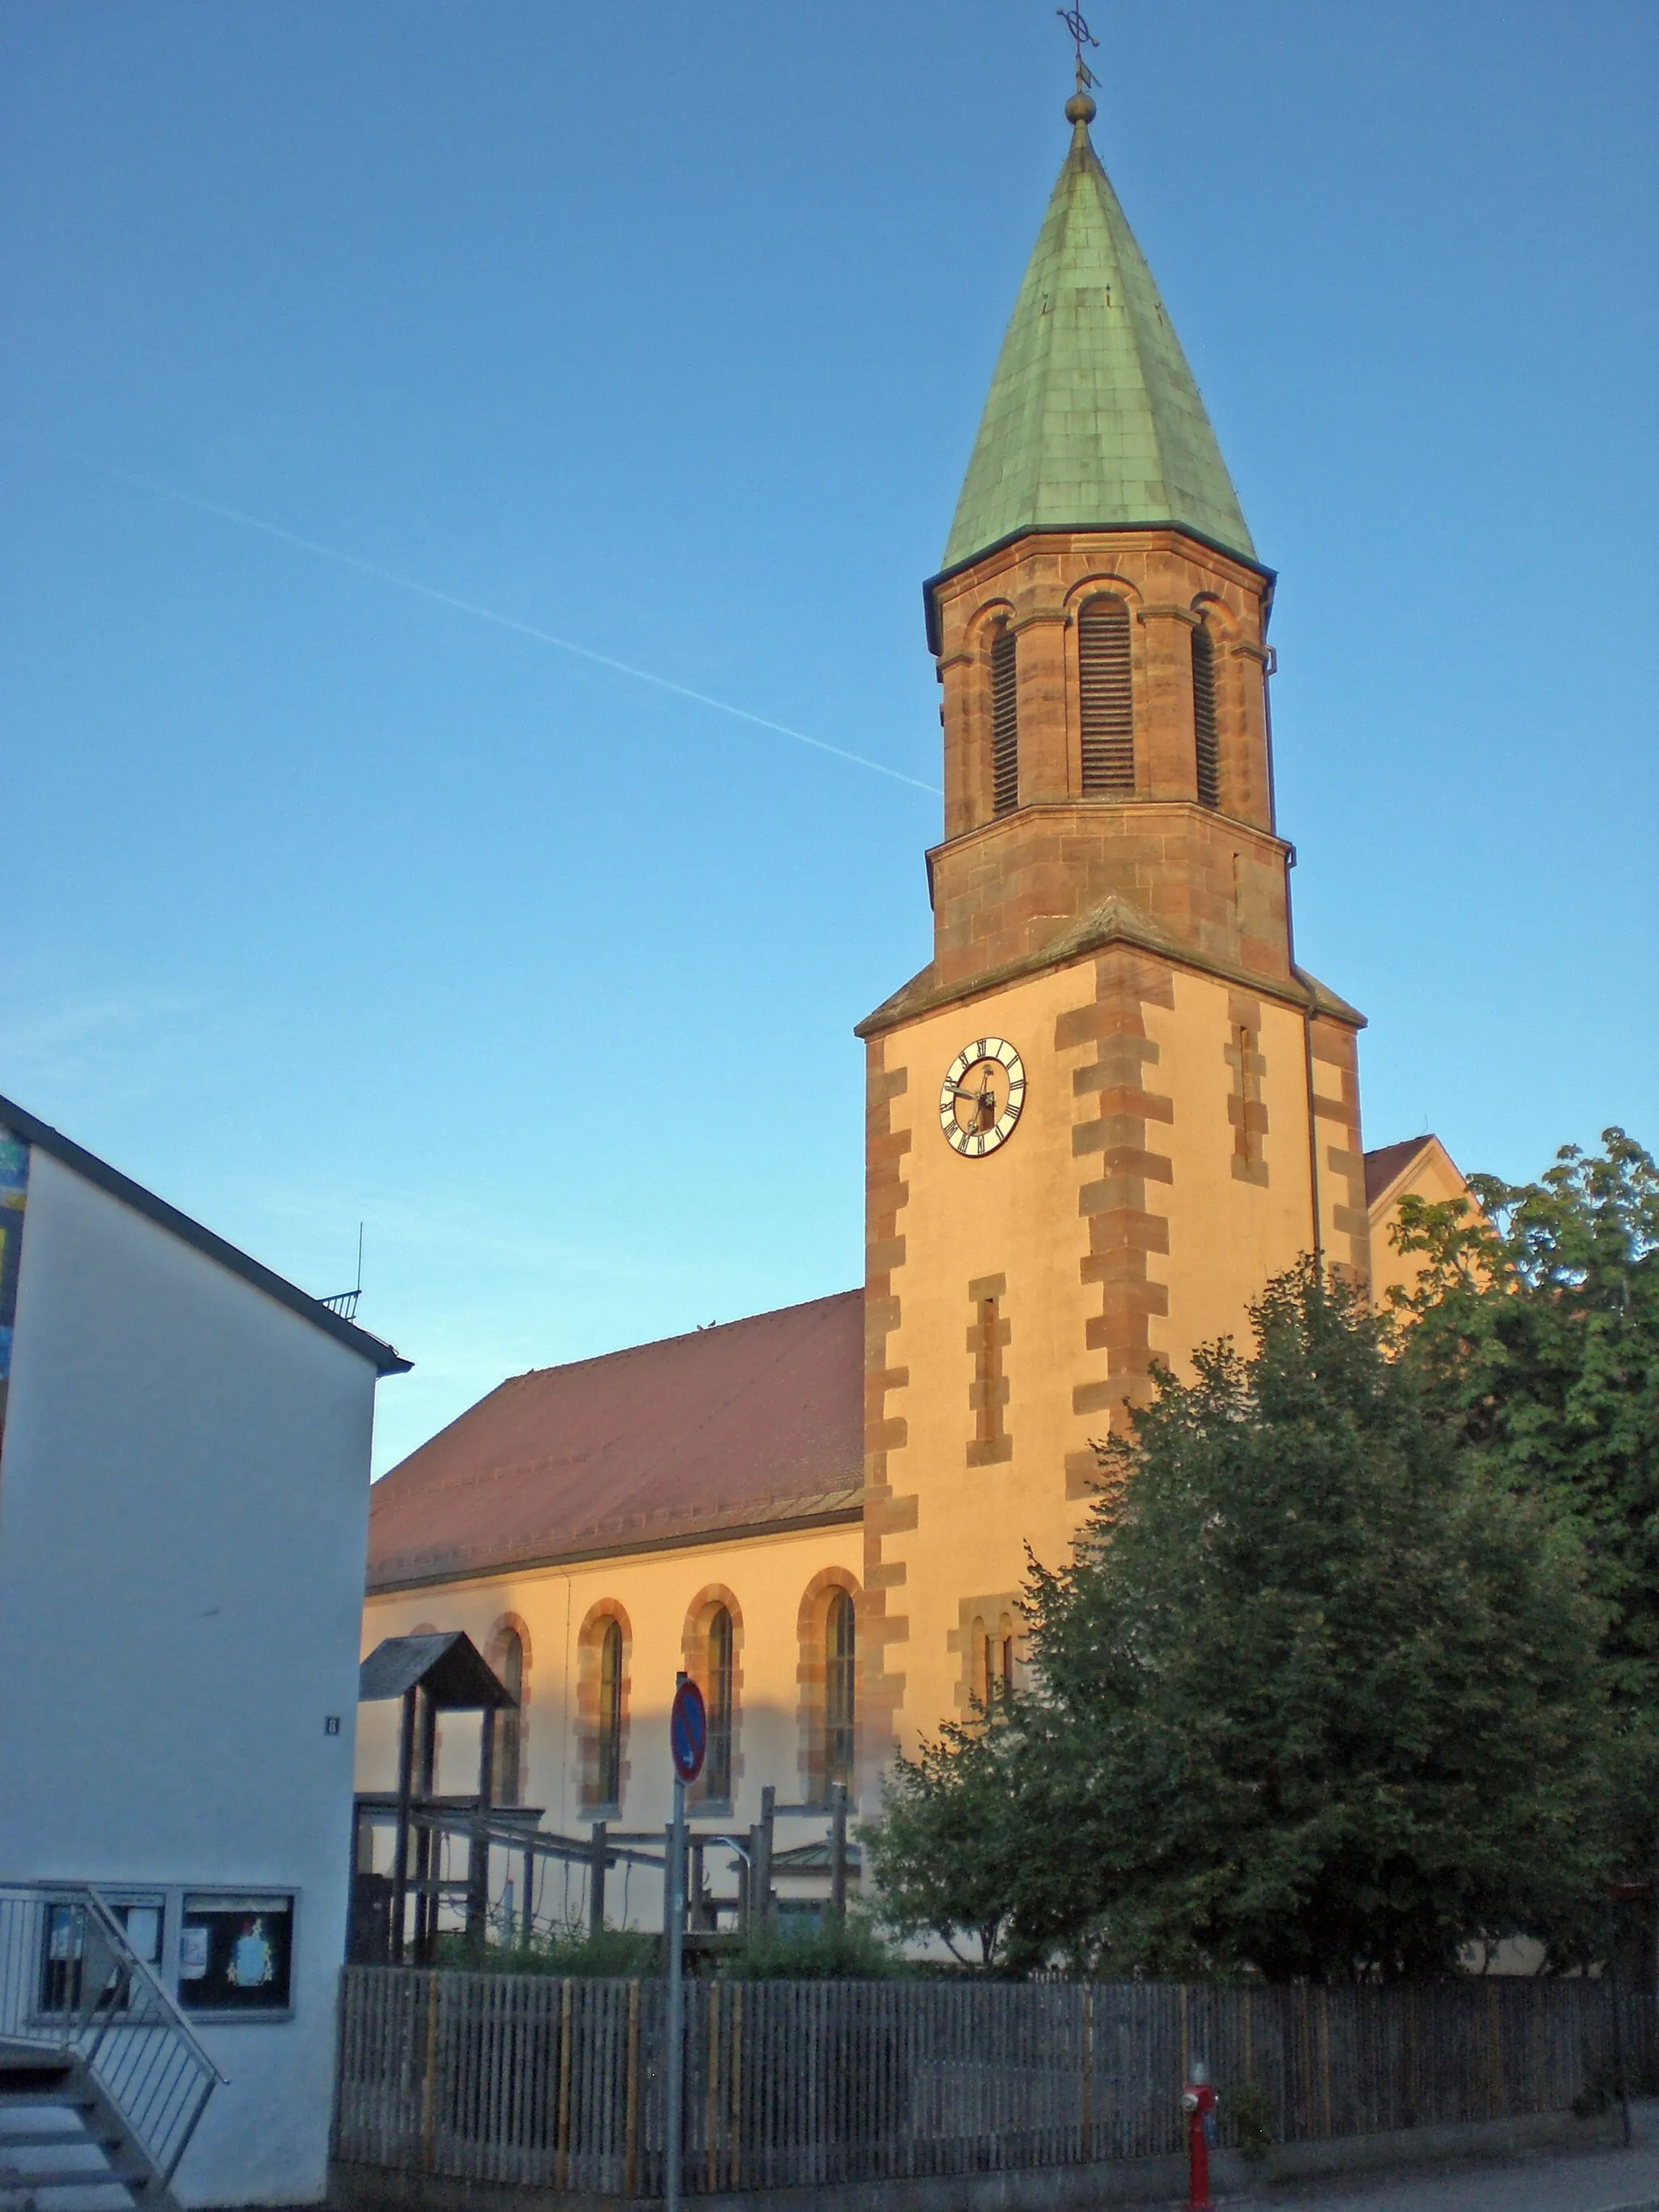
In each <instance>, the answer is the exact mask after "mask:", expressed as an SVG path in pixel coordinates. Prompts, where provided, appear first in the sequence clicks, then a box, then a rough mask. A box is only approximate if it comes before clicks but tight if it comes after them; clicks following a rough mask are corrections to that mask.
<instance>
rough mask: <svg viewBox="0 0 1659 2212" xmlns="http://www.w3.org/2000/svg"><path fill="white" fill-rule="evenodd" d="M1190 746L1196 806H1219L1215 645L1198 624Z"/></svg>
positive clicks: (1194, 635)
mask: <svg viewBox="0 0 1659 2212" xmlns="http://www.w3.org/2000/svg"><path fill="white" fill-rule="evenodd" d="M1193 746H1194V752H1195V754H1196V756H1197V762H1198V803H1199V805H1200V806H1219V805H1220V804H1221V741H1220V739H1219V738H1218V735H1217V733H1216V720H1215V641H1214V640H1213V639H1212V637H1211V635H1210V633H1209V631H1208V630H1207V629H1205V627H1204V625H1203V623H1199V624H1198V626H1197V628H1196V629H1194V632H1193Z"/></svg>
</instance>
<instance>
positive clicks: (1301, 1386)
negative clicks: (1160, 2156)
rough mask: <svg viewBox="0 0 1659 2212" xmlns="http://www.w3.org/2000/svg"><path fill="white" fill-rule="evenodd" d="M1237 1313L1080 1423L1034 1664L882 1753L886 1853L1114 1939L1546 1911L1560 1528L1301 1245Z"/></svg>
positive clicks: (1278, 1946)
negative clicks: (1089, 1421)
mask: <svg viewBox="0 0 1659 2212" xmlns="http://www.w3.org/2000/svg"><path fill="white" fill-rule="evenodd" d="M1252 1321H1253V1327H1254V1332H1255V1350H1254V1352H1253V1353H1252V1354H1251V1355H1250V1356H1249V1358H1245V1357H1243V1356H1242V1355H1241V1354H1239V1353H1238V1352H1237V1351H1236V1350H1235V1349H1234V1348H1233V1347H1232V1346H1231V1344H1230V1343H1228V1342H1225V1341H1224V1342H1222V1343H1219V1344H1215V1345H1212V1346H1207V1347H1206V1348H1204V1349H1203V1350H1202V1351H1200V1352H1199V1353H1198V1354H1197V1355H1196V1358H1195V1361H1194V1367H1195V1374H1194V1380H1193V1381H1192V1382H1190V1383H1182V1382H1180V1381H1178V1380H1176V1378H1175V1377H1174V1376H1170V1375H1169V1374H1167V1373H1165V1374H1163V1375H1162V1376H1159V1377H1158V1382H1157V1389H1156V1395H1155V1397H1154V1400H1153V1402H1152V1404H1151V1405H1150V1406H1149V1407H1146V1408H1145V1409H1143V1410H1141V1411H1140V1412H1139V1413H1137V1414H1136V1415H1135V1417H1134V1419H1133V1432H1132V1434H1131V1435H1130V1436H1129V1437H1127V1438H1124V1439H1121V1440H1120V1441H1118V1442H1116V1443H1113V1444H1111V1445H1109V1446H1107V1447H1105V1448H1103V1455H1102V1457H1103V1495H1102V1498H1101V1500H1100V1502H1099V1504H1098V1505H1097V1508H1096V1510H1095V1511H1094V1513H1093V1515H1092V1516H1091V1521H1090V1523H1089V1525H1088V1526H1087V1528H1085V1532H1084V1534H1083V1535H1082V1537H1081V1538H1080V1540H1079V1543H1078V1544H1077V1546H1076V1547H1075V1551H1074V1555H1073V1559H1072V1560H1071V1561H1070V1563H1069V1564H1067V1565H1065V1566H1063V1567H1060V1568H1057V1569H1054V1570H1048V1569H1044V1568H1042V1567H1041V1566H1039V1565H1035V1564H1034V1565H1033V1569H1032V1576H1031V1582H1030V1592H1029V1596H1028V1600H1027V1614H1028V1619H1029V1622H1030V1635H1031V1645H1032V1653H1033V1657H1034V1660H1035V1662H1036V1686H1035V1687H1034V1689H1033V1690H1032V1691H1031V1692H1030V1693H1029V1694H1027V1695H1024V1696H1022V1697H1019V1698H1017V1699H1013V1700H1012V1702H1011V1704H1010V1705H1009V1706H1008V1707H1007V1708H1006V1710H1003V1711H999V1712H997V1713H994V1714H993V1715H991V1716H989V1717H987V1722H986V1723H985V1724H983V1725H981V1727H980V1728H979V1729H977V1730H975V1729H963V1730H956V1731H947V1733H946V1735H945V1736H944V1737H943V1738H942V1739H941V1741H940V1742H939V1744H937V1745H934V1746H932V1747H928V1749H927V1751H925V1752H924V1753H923V1754H922V1756H921V1759H920V1760H918V1761H915V1762H913V1763H911V1764H910V1765H908V1766H902V1767H901V1769H900V1770H899V1775H898V1778H897V1779H896V1783H895V1784H894V1787H893V1789H892V1790H891V1791H890V1796H889V1800H888V1803H889V1812H888V1816H887V1818H888V1840H887V1842H886V1844H885V1848H884V1850H878V1854H877V1857H878V1866H879V1868H880V1871H881V1877H882V1879H883V1881H884V1882H895V1881H896V1883H897V1884H898V1885H899V1887H901V1888H902V1889H907V1890H908V1892H909V1893H912V1894H915V1895H916V1896H918V1897H920V1896H921V1895H922V1894H924V1893H927V1886H928V1883H929V1882H930V1881H931V1882H933V1883H934V1884H936V1885H938V1886H939V1893H940V1894H941V1895H944V1894H945V1893H947V1892H946V1888H945V1885H946V1884H947V1883H954V1884H955V1885H957V1889H956V1890H955V1891H951V1892H949V1893H950V1894H951V1895H953V1896H958V1895H959V1896H960V1897H961V1898H963V1899H967V1898H968V1897H970V1896H971V1897H975V1898H977V1899H982V1902H981V1903H980V1904H979V1905H978V1906H977V1908H976V1910H977V1912H978V1913H979V1914H980V1915H981V1916H982V1917H984V1919H985V1920H986V1921H987V1922H988V1921H989V1919H990V1917H991V1912H992V1910H993V1908H994V1905H997V1904H1000V1905H1001V1906H1002V1909H1003V1911H1004V1914H1005V1917H1006V1920H1007V1922H1008V1923H1009V1928H1008V1936H1007V1941H1008V1942H1009V1943H1010V1945H1011V1947H1012V1949H1013V1950H1014V1951H1015V1952H1024V1953H1025V1954H1042V1953H1044V1952H1048V1951H1053V1950H1055V1949H1061V1950H1065V1949H1070V1950H1073V1951H1082V1952H1087V1953H1089V1954H1091V1955H1092V1956H1093V1958H1094V1960H1095V1961H1096V1962H1097V1964H1102V1965H1107V1966H1110V1967H1111V1968H1113V1969H1114V1970H1115V1971H1125V1970H1132V1971H1143V1970H1144V1971H1146V1972H1165V1973H1176V1972H1181V1973H1192V1972H1200V1973H1206V1972H1231V1971H1238V1970H1243V1969H1246V1968H1252V1969H1255V1970H1257V1971H1260V1972H1265V1973H1267V1975H1269V1976H1271V1977H1273V1978H1291V1977H1298V1976H1307V1977H1310V1978H1316V1979H1345V1978H1352V1977H1357V1976H1369V1975H1382V1976H1394V1975H1400V1974H1407V1973H1427V1972H1443V1971H1448V1970H1450V1969H1452V1968H1453V1967H1454V1966H1455V1964H1456V1961H1457V1958H1458V1954H1459V1952H1460V1950H1461V1949H1462V1947H1463V1946H1465V1945H1466V1944H1468V1943H1469V1942H1474V1941H1476V1940H1479V1939H1481V1938H1486V1939H1488V1940H1492V1939H1498V1938H1501V1937H1502V1936H1506V1935H1510V1934H1512V1933H1516V1932H1520V1931H1522V1930H1526V1929H1539V1930H1543V1931H1552V1930H1559V1929H1561V1928H1563V1927H1564V1926H1566V1925H1569V1924H1571V1922H1572V1920H1573V1917H1574V1915H1575V1913H1576V1912H1577V1911H1579V1910H1580V1909H1581V1907H1582V1905H1583V1900H1584V1899H1586V1898H1587V1897H1588V1896H1589V1895H1591V1894H1592V1893H1594V1890H1595V1881H1596V1877H1597V1875H1598V1873H1599V1861H1598V1858H1597V1835H1598V1831H1597V1827H1596V1822H1595V1814H1596V1810H1597V1807H1598V1802H1599V1801H1598V1795H1597V1793H1598V1787H1599V1780H1600V1770H1599V1765H1598V1758H1597V1753H1598V1749H1599V1744H1600V1726H1599V1716H1600V1711H1601V1706H1600V1699H1599V1684H1598V1678H1597V1672H1596V1661H1595V1649H1596V1638H1597V1633H1598V1630H1599V1626H1600V1620H1599V1615H1598V1613H1597V1611H1596V1608H1595V1606H1594V1605H1593V1603H1592V1602H1591V1601H1589V1599H1588V1598H1587V1597H1586V1595H1584V1593H1583V1589H1582V1588H1581V1587H1580V1581H1581V1563H1580V1559H1579V1555H1578V1552H1577V1546H1576V1544H1575V1543H1574V1541H1572V1539H1571V1536H1570V1534H1566V1533H1565V1531H1564V1530H1563V1528H1561V1526H1560V1524H1559V1521H1558V1520H1557V1518H1556V1516H1553V1514H1552V1513H1551V1512H1550V1511H1549V1510H1547V1508H1546V1507H1545V1506H1544V1505H1543V1504H1541V1503H1540V1502H1538V1501H1536V1500H1534V1499H1532V1498H1525V1497H1517V1496H1516V1495H1515V1494H1513V1493H1512V1492H1510V1490H1509V1489H1508V1488H1507V1487H1505V1486H1503V1485H1502V1484H1499V1483H1497V1482H1494V1481H1492V1480H1490V1479H1488V1477H1487V1476H1486V1474H1485V1473H1484V1472H1483V1471H1482V1469H1481V1468H1480V1466H1479V1465H1478V1463H1477V1462H1476V1461H1475V1460H1474V1457H1473V1455H1468V1454H1466V1453H1463V1452H1461V1451H1460V1450H1459V1449H1458V1447H1457V1441H1456V1438H1455V1436H1454V1435H1453V1434H1452V1432H1451V1431H1450V1429H1449V1426H1448V1425H1447V1424H1446V1422H1445V1421H1444V1420H1443V1419H1438V1418H1437V1417H1436V1415H1435V1413H1434V1412H1433V1410H1432V1408H1431V1407H1430V1406H1428V1405H1427V1404H1426V1403H1425V1397H1424V1395H1423V1392H1422V1389H1421V1387H1420V1384H1419V1379H1418V1376H1417V1374H1416V1372H1415V1370H1413V1368H1411V1367H1409V1366H1408V1365H1407V1364H1406V1363H1404V1362H1401V1361H1400V1360H1397V1359H1391V1358H1389V1356H1388V1352H1387V1349H1386V1346H1385V1343H1384V1338H1385V1334H1386V1331H1385V1328H1383V1325H1382V1324H1379V1323H1378V1322H1376V1321H1375V1320H1373V1319H1372V1318H1371V1316H1370V1314H1369V1312H1368V1311H1367V1310H1366V1309H1365V1308H1364V1304H1363V1302H1362V1301H1361V1300H1360V1299H1359V1298H1358V1297H1356V1296H1355V1295H1354V1294H1353V1293H1352V1292H1351V1291H1348V1290H1347V1289H1346V1288H1345V1287H1344V1286H1343V1285H1340V1283H1337V1282H1334V1281H1333V1280H1330V1279H1326V1278H1324V1277H1322V1275H1321V1274H1320V1273H1318V1271H1317V1270H1316V1268H1315V1267H1313V1266H1312V1265H1311V1263H1304V1265H1303V1266H1302V1267H1299V1268H1297V1269H1295V1270H1293V1271H1292V1272H1291V1273H1290V1274H1288V1275H1286V1276H1285V1277H1283V1278H1281V1279H1279V1281H1277V1282H1276V1283H1274V1284H1273V1285H1270V1287H1269V1289H1268V1291H1267V1293H1266V1295H1265V1296H1264V1297H1263V1298H1262V1299H1261V1302H1260V1304H1258V1305H1257V1307H1256V1308H1255V1310H1254V1312H1253V1316H1252ZM999 1792H1000V1795H999ZM918 1805H919V1806H921V1807H922V1808H925V1812H926V1816H927V1817H926V1819H925V1820H921V1821H917V1820H912V1823H911V1825H910V1826H908V1828H907V1826H905V1825H904V1818H903V1816H904V1815H905V1814H908V1813H909V1812H910V1810H911V1808H914V1807H915V1806H918ZM896 1816H899V1817H897V1818H896ZM947 1844H954V1846H955V1850H954V1853H953V1856H952V1857H951V1862H950V1863H948V1864H947V1863H945V1857H944V1851H945V1847H946V1846H947ZM960 1917H962V1918H963V1920H964V1921H969V1922H971V1920H972V1918H973V1917H974V1916H973V1915H971V1914H969V1913H968V1912H966V1911H963V1912H962V1913H961V1915H960Z"/></svg>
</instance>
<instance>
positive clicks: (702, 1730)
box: [668, 1680, 708, 1782]
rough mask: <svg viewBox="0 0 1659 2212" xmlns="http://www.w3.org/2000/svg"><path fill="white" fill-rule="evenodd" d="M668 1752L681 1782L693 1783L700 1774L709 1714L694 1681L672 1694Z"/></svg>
mask: <svg viewBox="0 0 1659 2212" xmlns="http://www.w3.org/2000/svg"><path fill="white" fill-rule="evenodd" d="M668 1748H669V1750H670V1752H671V1753H672V1755H673V1759H674V1771H675V1773H676V1774H678V1776H679V1778H680V1780H681V1781H682V1782H695V1781H696V1778H697V1777H698V1776H699V1775H700V1774H701V1773H702V1755H703V1753H704V1752H706V1751H707V1750H708V1711H707V1710H706V1709H705V1707H704V1705H703V1702H702V1691H701V1690H700V1689H699V1688H698V1687H697V1686H696V1683H695V1682H693V1681H690V1680H687V1681H684V1682H682V1683H681V1684H680V1685H679V1686H678V1689H677V1690H676V1691H675V1692H674V1703H673V1705H672V1706H671V1709H670V1711H669V1715H668Z"/></svg>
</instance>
